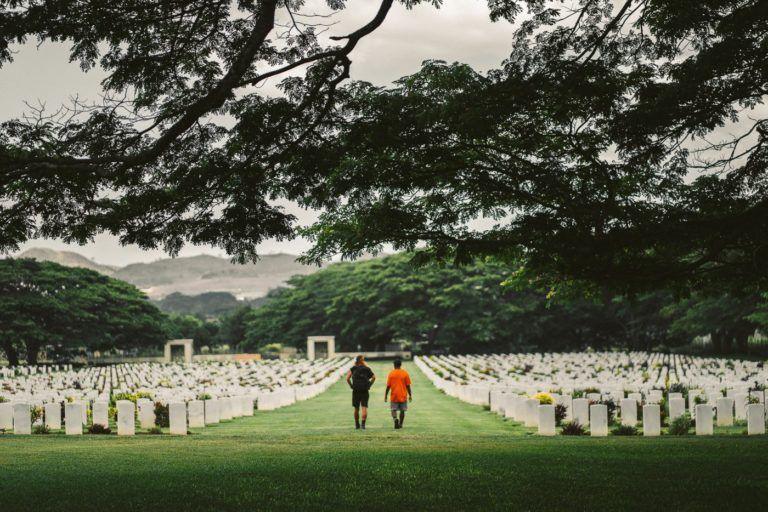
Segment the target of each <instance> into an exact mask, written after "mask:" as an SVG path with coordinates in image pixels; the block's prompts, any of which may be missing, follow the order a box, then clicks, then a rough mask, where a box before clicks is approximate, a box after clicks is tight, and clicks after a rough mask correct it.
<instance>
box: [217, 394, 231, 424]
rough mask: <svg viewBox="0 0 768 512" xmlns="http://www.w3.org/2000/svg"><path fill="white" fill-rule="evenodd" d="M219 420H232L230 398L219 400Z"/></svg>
mask: <svg viewBox="0 0 768 512" xmlns="http://www.w3.org/2000/svg"><path fill="white" fill-rule="evenodd" d="M219 419H220V420H221V421H227V420H231V419H232V399H231V398H230V397H224V398H220V399H219Z"/></svg>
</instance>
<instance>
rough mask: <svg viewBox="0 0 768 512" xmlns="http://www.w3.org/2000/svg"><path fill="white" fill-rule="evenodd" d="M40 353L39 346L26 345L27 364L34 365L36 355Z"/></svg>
mask: <svg viewBox="0 0 768 512" xmlns="http://www.w3.org/2000/svg"><path fill="white" fill-rule="evenodd" d="M39 353H40V346H39V345H37V344H27V364H29V365H36V364H37V355H38V354H39Z"/></svg>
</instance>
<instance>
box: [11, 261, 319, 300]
mask: <svg viewBox="0 0 768 512" xmlns="http://www.w3.org/2000/svg"><path fill="white" fill-rule="evenodd" d="M16 257H19V258H35V259H38V260H42V261H54V262H56V263H60V264H62V265H65V266H70V267H86V268H90V269H93V270H96V271H97V272H101V273H103V274H107V275H109V276H112V277H114V278H117V279H121V280H123V281H127V282H129V283H131V284H133V285H135V286H137V287H138V288H140V289H142V290H143V291H144V292H145V293H146V294H147V295H149V297H150V298H152V299H160V298H162V297H165V296H167V295H170V294H172V293H174V292H178V293H182V294H185V295H199V294H201V293H206V292H229V293H231V294H232V295H234V296H235V297H237V298H241V299H242V298H247V299H251V298H256V297H263V296H264V295H266V294H267V292H268V291H269V290H271V289H273V288H278V287H280V286H283V285H284V284H285V282H286V281H287V280H288V279H290V278H291V276H294V275H297V274H302V275H305V274H311V273H313V272H315V271H316V270H317V269H318V267H316V266H307V265H302V264H300V263H298V262H296V256H293V255H291V254H268V255H265V256H263V257H262V259H261V260H259V261H258V262H257V263H249V264H246V265H238V264H234V263H232V262H230V261H229V260H228V259H226V258H219V257H216V256H209V255H200V256H192V257H186V258H173V259H171V258H167V259H161V260H158V261H153V262H152V263H133V264H131V265H127V266H125V267H122V268H120V267H110V266H107V265H100V264H98V263H95V262H93V261H91V260H89V259H87V258H85V257H83V256H81V255H80V254H77V253H75V252H68V251H54V250H51V249H38V248H33V249H29V250H27V251H24V252H23V253H21V254H19V255H17V256H16Z"/></svg>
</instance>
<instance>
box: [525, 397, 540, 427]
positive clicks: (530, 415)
mask: <svg viewBox="0 0 768 512" xmlns="http://www.w3.org/2000/svg"><path fill="white" fill-rule="evenodd" d="M538 407H539V401H538V400H537V399H535V398H528V399H527V400H526V401H525V426H526V427H537V426H538V425H539V412H538Z"/></svg>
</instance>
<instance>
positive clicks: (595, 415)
mask: <svg viewBox="0 0 768 512" xmlns="http://www.w3.org/2000/svg"><path fill="white" fill-rule="evenodd" d="M574 401H575V400H574ZM589 433H590V434H591V435H592V436H593V437H605V436H607V435H608V406H607V405H605V404H595V405H591V406H589Z"/></svg>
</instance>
